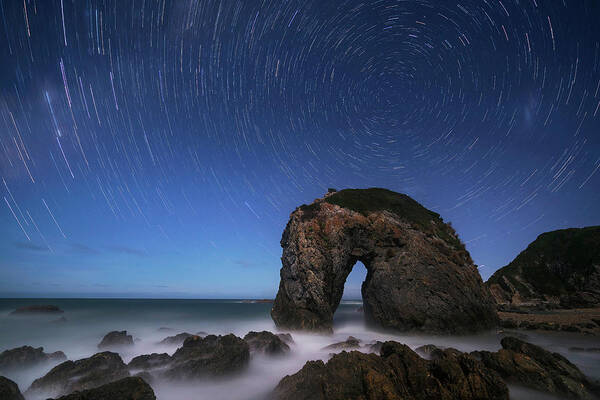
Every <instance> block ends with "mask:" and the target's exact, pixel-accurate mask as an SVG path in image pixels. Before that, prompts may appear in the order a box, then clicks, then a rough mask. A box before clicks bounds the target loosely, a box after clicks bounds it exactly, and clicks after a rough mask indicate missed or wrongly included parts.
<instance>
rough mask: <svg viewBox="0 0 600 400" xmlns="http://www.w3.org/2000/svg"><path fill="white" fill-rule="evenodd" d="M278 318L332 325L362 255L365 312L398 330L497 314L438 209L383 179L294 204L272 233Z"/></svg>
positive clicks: (490, 322)
mask: <svg viewBox="0 0 600 400" xmlns="http://www.w3.org/2000/svg"><path fill="white" fill-rule="evenodd" d="M281 246H282V247H283V256H282V258H281V260H282V263H283V267H282V268H281V273H280V275H281V281H280V284H279V291H278V292H277V297H276V299H275V302H274V305H273V309H272V311H271V316H272V317H273V320H274V321H275V323H276V324H277V326H278V327H282V328H288V329H306V330H324V331H330V330H331V329H332V322H333V314H334V312H335V310H336V309H337V307H338V305H339V303H340V300H341V297H342V293H343V290H344V283H345V281H346V278H347V277H348V274H350V271H351V270H352V267H353V266H354V264H355V263H356V262H357V261H361V262H362V263H363V264H364V265H365V267H366V268H367V277H366V280H365V282H364V283H363V286H362V297H363V302H364V311H365V316H366V318H367V319H368V320H369V321H370V322H373V323H375V324H377V325H379V326H382V327H385V328H394V329H398V330H402V331H407V330H416V331H427V332H438V333H457V332H469V331H477V330H482V329H488V328H491V327H493V326H495V324H496V323H497V315H496V305H495V302H494V300H493V298H492V297H491V295H490V293H489V291H488V290H487V288H485V286H484V285H483V281H482V280H481V277H480V276H479V273H478V271H477V268H476V267H475V265H474V264H473V261H472V260H471V257H470V255H469V253H468V252H467V251H466V249H465V246H464V245H463V244H462V243H461V241H460V240H459V239H458V236H457V235H456V233H455V232H454V230H453V229H452V227H451V226H450V225H448V224H445V223H444V221H443V220H442V219H441V218H440V216H439V215H438V214H436V213H434V212H432V211H429V210H427V209H426V208H424V207H423V206H421V205H420V204H419V203H417V202H416V201H414V200H413V199H411V198H410V197H408V196H406V195H403V194H399V193H395V192H392V191H389V190H385V189H376V188H374V189H364V190H359V189H356V190H354V189H347V190H342V191H340V192H330V193H328V194H327V195H326V196H325V197H324V198H321V199H317V200H315V201H314V202H313V203H312V204H310V205H308V206H307V205H303V206H301V207H299V208H297V209H296V210H295V211H294V212H293V213H292V214H291V216H290V220H289V222H288V224H287V226H286V228H285V231H284V232H283V236H282V238H281Z"/></svg>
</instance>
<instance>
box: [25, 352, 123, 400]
mask: <svg viewBox="0 0 600 400" xmlns="http://www.w3.org/2000/svg"><path fill="white" fill-rule="evenodd" d="M128 376H129V372H128V371H127V366H126V365H125V363H123V360H122V359H121V357H120V356H119V355H118V354H117V353H111V352H109V351H105V352H103V353H97V354H94V355H93V356H91V357H89V358H84V359H81V360H77V361H65V362H64V363H62V364H59V365H57V366H56V367H54V368H52V369H51V370H50V372H48V373H47V374H46V375H44V376H43V377H41V378H38V379H36V380H35V381H33V383H32V384H31V386H30V387H29V389H27V391H26V392H25V393H26V394H28V393H34V394H35V393H36V392H38V393H44V394H49V395H51V396H61V395H65V394H68V393H71V392H74V391H76V390H87V389H92V388H95V387H98V386H101V385H104V384H106V383H109V382H113V381H116V380H119V379H122V378H126V377H128Z"/></svg>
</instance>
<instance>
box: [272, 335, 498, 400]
mask: <svg viewBox="0 0 600 400" xmlns="http://www.w3.org/2000/svg"><path fill="white" fill-rule="evenodd" d="M273 397H274V398H275V399H277V400H288V399H290V400H292V399H293V400H297V399H305V400H309V399H310V400H363V399H387V400H396V399H398V400H400V399H403V400H413V399H414V400H417V399H442V400H450V399H462V400H470V399H491V400H495V399H498V400H500V399H502V400H505V399H508V389H507V387H506V385H505V383H504V382H503V381H502V379H501V378H500V376H498V374H496V373H495V372H494V371H491V370H488V369H486V368H485V367H484V366H483V364H481V363H480V362H479V361H477V360H475V359H474V358H472V357H470V356H469V355H467V354H458V355H456V354H453V353H449V354H447V355H446V356H445V357H444V358H442V359H439V360H434V361H428V360H425V359H423V358H421V357H419V356H418V355H417V354H416V353H415V352H414V351H412V350H411V349H410V348H409V347H408V346H405V345H402V344H400V343H396V342H385V343H384V344H383V346H382V349H381V356H378V355H375V354H365V353H361V352H358V351H351V352H349V353H348V352H342V353H339V354H336V355H334V356H333V357H332V358H331V359H330V360H329V361H328V362H327V363H326V364H325V363H323V361H309V362H307V363H306V364H305V365H304V367H303V368H302V369H301V370H300V371H299V372H297V373H296V374H294V375H291V376H286V377H285V378H283V379H282V380H281V381H280V382H279V384H278V385H277V387H276V388H275V391H274V394H273Z"/></svg>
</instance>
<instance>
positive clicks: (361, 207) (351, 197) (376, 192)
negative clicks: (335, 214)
mask: <svg viewBox="0 0 600 400" xmlns="http://www.w3.org/2000/svg"><path fill="white" fill-rule="evenodd" d="M331 192H333V191H332V190H330V193H331ZM323 201H324V202H327V203H330V204H335V205H337V206H340V207H343V208H347V209H349V210H352V211H356V212H358V213H361V214H363V215H365V216H367V215H368V214H369V213H372V212H377V211H389V212H391V213H394V214H396V215H398V216H400V217H402V218H403V219H405V220H406V221H408V222H409V223H411V224H413V225H415V226H416V227H418V228H420V229H422V230H423V231H425V232H427V233H432V234H436V235H437V236H439V237H440V238H442V239H443V240H445V241H446V242H447V243H448V244H450V245H451V246H452V247H455V248H457V249H460V248H463V245H462V243H461V242H460V240H459V239H457V238H456V237H455V236H454V232H453V231H452V229H451V228H449V227H447V226H446V225H445V224H444V221H443V220H442V218H441V217H440V215H439V214H438V213H435V212H433V211H430V210H428V209H426V208H425V207H423V206H422V205H421V204H419V203H418V202H417V201H415V200H413V199H412V198H410V197H409V196H407V195H405V194H401V193H396V192H393V191H391V190H388V189H381V188H370V189H344V190H340V191H339V192H333V194H330V195H329V196H327V197H326V198H325V199H324V200H323ZM300 209H301V210H302V211H303V212H304V213H305V216H304V218H306V219H309V218H312V217H313V216H314V213H315V212H316V211H318V209H319V203H318V202H315V203H312V204H309V205H305V204H303V205H302V206H300ZM432 222H435V224H432Z"/></svg>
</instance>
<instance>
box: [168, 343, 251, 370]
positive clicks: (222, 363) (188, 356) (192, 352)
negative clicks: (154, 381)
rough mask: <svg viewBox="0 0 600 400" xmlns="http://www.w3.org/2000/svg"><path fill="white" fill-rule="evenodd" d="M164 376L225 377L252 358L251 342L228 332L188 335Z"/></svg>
mask: <svg viewBox="0 0 600 400" xmlns="http://www.w3.org/2000/svg"><path fill="white" fill-rule="evenodd" d="M172 360H173V363H172V364H171V366H170V367H169V369H168V370H167V371H165V373H164V376H165V377H166V378H168V379H176V380H177V379H190V378H191V379H197V378H203V377H206V376H223V375H229V374H235V373H237V372H240V371H241V370H243V369H244V368H245V367H246V366H247V365H248V361H249V360H250V350H249V347H248V343H246V341H244V340H243V339H241V338H239V337H237V336H235V335H232V334H229V335H225V336H215V335H208V336H206V337H204V338H201V337H200V336H192V337H189V338H187V339H186V340H185V342H183V346H182V347H180V348H179V349H177V351H176V352H175V353H174V354H173V357H172Z"/></svg>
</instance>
